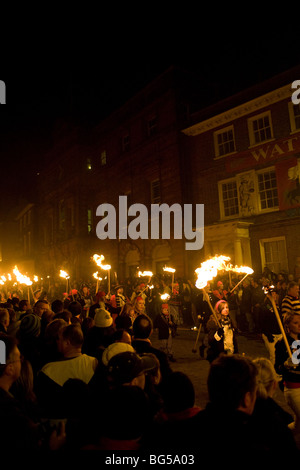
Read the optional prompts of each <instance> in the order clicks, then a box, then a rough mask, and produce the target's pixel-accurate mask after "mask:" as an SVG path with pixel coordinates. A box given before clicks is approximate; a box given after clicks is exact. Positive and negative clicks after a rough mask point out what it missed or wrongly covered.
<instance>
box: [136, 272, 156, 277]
mask: <svg viewBox="0 0 300 470" xmlns="http://www.w3.org/2000/svg"><path fill="white" fill-rule="evenodd" d="M146 276H149V277H152V276H153V272H152V271H143V272H142V271H139V272H138V277H146Z"/></svg>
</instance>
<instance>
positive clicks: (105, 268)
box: [92, 255, 111, 271]
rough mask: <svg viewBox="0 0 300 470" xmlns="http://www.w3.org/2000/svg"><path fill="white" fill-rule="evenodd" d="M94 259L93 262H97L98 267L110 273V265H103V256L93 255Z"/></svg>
mask: <svg viewBox="0 0 300 470" xmlns="http://www.w3.org/2000/svg"><path fill="white" fill-rule="evenodd" d="M92 259H93V261H95V263H96V264H97V266H99V267H100V268H101V269H104V270H105V271H108V270H109V269H111V266H110V264H102V261H103V260H104V256H103V255H93V257H92Z"/></svg>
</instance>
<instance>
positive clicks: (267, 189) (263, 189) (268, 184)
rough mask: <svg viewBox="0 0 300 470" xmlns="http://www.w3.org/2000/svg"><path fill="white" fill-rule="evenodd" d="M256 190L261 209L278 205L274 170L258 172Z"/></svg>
mask: <svg viewBox="0 0 300 470" xmlns="http://www.w3.org/2000/svg"><path fill="white" fill-rule="evenodd" d="M257 180H258V192H259V197H260V208H261V210H265V209H272V208H277V207H278V191H277V181H276V173H275V170H268V171H264V172H263V173H258V175H257Z"/></svg>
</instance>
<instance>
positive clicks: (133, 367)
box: [107, 351, 157, 385]
mask: <svg viewBox="0 0 300 470" xmlns="http://www.w3.org/2000/svg"><path fill="white" fill-rule="evenodd" d="M107 367H108V374H109V377H110V378H111V379H112V380H113V382H114V383H115V384H117V385H122V384H126V383H129V382H131V381H132V380H133V379H134V378H135V377H137V376H138V375H139V374H140V373H141V372H146V371H148V370H152V369H154V368H155V367H157V362H156V361H155V359H154V358H153V357H152V355H148V354H144V355H143V356H142V357H141V356H138V354H136V353H135V352H129V351H127V352H122V353H119V354H116V355H115V356H113V357H112V358H111V359H110V361H109V362H108V365H107Z"/></svg>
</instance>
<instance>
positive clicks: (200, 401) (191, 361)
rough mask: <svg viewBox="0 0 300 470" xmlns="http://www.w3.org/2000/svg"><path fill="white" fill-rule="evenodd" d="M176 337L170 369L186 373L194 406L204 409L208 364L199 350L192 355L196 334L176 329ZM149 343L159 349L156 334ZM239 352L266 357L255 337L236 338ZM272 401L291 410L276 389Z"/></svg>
mask: <svg viewBox="0 0 300 470" xmlns="http://www.w3.org/2000/svg"><path fill="white" fill-rule="evenodd" d="M177 333H178V334H177V336H175V338H174V339H173V349H174V356H175V357H176V362H174V363H172V369H173V370H178V371H182V372H184V373H186V374H187V375H188V376H189V377H190V379H191V380H192V382H193V384H194V387H195V393H196V404H197V405H198V406H200V407H202V408H203V407H204V406H205V405H206V403H207V401H208V394H207V388H206V380H207V374H208V371H209V362H208V361H207V360H206V359H202V358H201V357H200V355H199V348H198V347H197V353H193V352H192V349H193V348H194V345H195V341H196V337H197V332H196V331H192V330H191V329H188V328H178V331H177ZM151 341H152V344H153V346H155V347H159V343H158V340H157V333H156V332H154V333H153V335H152V337H151ZM238 345H239V352H240V353H241V354H243V353H244V354H245V355H246V356H249V357H251V358H253V359H254V358H256V357H262V356H263V357H268V353H267V350H266V348H265V345H264V342H263V340H262V339H261V338H260V337H259V336H258V335H257V336H255V337H251V338H250V337H246V336H242V335H239V336H238ZM274 399H275V400H276V401H277V402H278V403H279V404H280V405H281V406H282V407H283V408H284V409H286V410H287V411H289V412H290V413H291V410H290V409H289V407H288V406H287V404H286V403H285V400H284V396H283V393H282V392H281V390H280V389H279V388H278V389H277V391H276V394H275V396H274Z"/></svg>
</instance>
